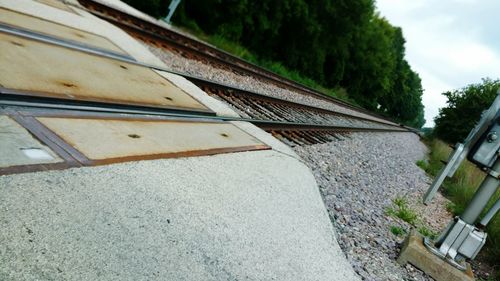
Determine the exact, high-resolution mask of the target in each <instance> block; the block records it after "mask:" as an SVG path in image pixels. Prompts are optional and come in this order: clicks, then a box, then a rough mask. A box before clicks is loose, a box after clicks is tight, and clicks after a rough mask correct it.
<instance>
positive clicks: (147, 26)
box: [78, 0, 396, 123]
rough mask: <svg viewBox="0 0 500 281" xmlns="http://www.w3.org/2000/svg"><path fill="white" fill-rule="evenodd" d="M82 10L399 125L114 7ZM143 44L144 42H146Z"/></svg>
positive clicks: (88, 4)
mask: <svg viewBox="0 0 500 281" xmlns="http://www.w3.org/2000/svg"><path fill="white" fill-rule="evenodd" d="M78 1H79V2H80V4H81V5H82V6H84V7H85V8H86V9H87V10H88V11H89V12H90V13H92V14H94V15H96V16H98V17H100V18H102V19H104V20H106V21H109V22H110V23H112V24H115V25H116V26H119V27H121V28H122V29H124V30H125V31H128V32H129V33H131V34H132V35H134V34H135V35H136V36H139V37H140V36H142V37H143V38H144V36H145V37H149V38H150V40H145V41H146V42H148V41H151V42H154V41H155V40H156V41H160V42H161V43H159V44H158V45H159V46H162V47H165V46H166V45H165V44H168V45H170V46H171V47H173V48H177V49H178V50H181V51H184V52H188V53H191V54H195V55H196V56H199V57H202V58H204V59H208V60H211V61H212V62H213V63H215V64H216V65H226V66H227V67H229V68H230V69H232V70H233V71H234V70H235V69H236V70H237V71H243V72H245V73H248V74H250V75H252V76H253V77H259V78H263V79H266V80H268V81H270V82H272V83H273V84H279V85H281V86H285V87H286V88H291V89H293V90H297V91H300V92H302V93H303V94H306V95H312V96H315V97H317V98H321V99H323V100H326V101H329V102H333V103H336V104H338V105H342V106H344V107H347V108H350V109H351V110H355V111H358V112H361V113H364V114H367V115H371V116H373V117H375V118H379V119H382V120H387V121H388V122H391V123H396V122H394V121H392V120H390V119H388V118H387V117H384V116H381V115H379V114H376V113H373V112H370V111H368V110H366V109H364V108H362V107H359V106H356V105H353V104H350V103H348V102H345V101H342V100H340V99H337V98H334V97H331V96H327V95H325V94H323V93H320V92H318V91H316V90H314V89H312V88H310V87H308V86H305V85H303V84H300V83H298V82H296V81H293V80H290V79H287V78H284V77H282V76H279V75H278V74H276V73H274V72H272V71H269V70H266V69H264V68H262V67H259V66H257V65H255V64H253V63H250V62H248V61H246V60H243V59H241V58H238V57H236V56H234V55H232V54H229V53H227V52H225V51H223V50H220V49H217V48H214V47H212V46H209V45H207V44H206V43H203V42H200V41H198V40H195V39H192V38H189V37H187V36H185V35H182V34H181V33H178V32H176V31H173V30H171V29H168V28H165V27H163V26H161V25H159V24H157V23H154V22H151V21H147V20H144V19H141V18H138V17H136V16H133V15H130V14H128V13H125V12H123V11H120V10H118V9H115V8H113V7H110V6H107V5H105V4H103V3H99V2H97V1H94V0H78ZM143 41H144V40H143Z"/></svg>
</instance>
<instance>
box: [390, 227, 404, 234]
mask: <svg viewBox="0 0 500 281" xmlns="http://www.w3.org/2000/svg"><path fill="white" fill-rule="evenodd" d="M391 233H392V234H394V235H396V236H403V235H404V234H406V230H405V229H404V228H402V227H400V226H394V225H393V226H391Z"/></svg>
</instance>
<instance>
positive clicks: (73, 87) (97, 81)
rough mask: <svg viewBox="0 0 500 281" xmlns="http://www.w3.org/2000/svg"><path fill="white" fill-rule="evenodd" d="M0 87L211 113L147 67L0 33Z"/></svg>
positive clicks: (39, 93)
mask: <svg viewBox="0 0 500 281" xmlns="http://www.w3.org/2000/svg"><path fill="white" fill-rule="evenodd" d="M0 85H1V86H2V87H3V88H4V89H9V90H14V91H11V93H13V94H25V95H30V96H41V97H52V98H61V99H70V100H82V101H93V102H104V103H113V104H125V105H139V106H148V107H155V108H165V109H169V108H170V109H172V108H173V109H185V110H197V111H203V112H211V111H210V110H209V109H207V108H206V107H205V106H204V105H202V104H201V103H199V102H198V101H196V100H195V99H194V98H192V97H191V96H189V95H188V94H187V93H185V92H184V91H182V90H181V89H179V88H177V87H176V86H174V85H173V84H172V83H170V82H169V81H168V80H166V79H165V78H163V77H161V76H160V75H159V74H157V73H155V72H154V71H153V70H151V69H149V68H147V67H142V66H139V65H135V64H131V63H126V62H121V61H117V60H113V59H109V58H105V57H99V56H95V55H91V54H87V53H83V52H79V51H75V50H71V49H68V48H64V47H61V46H56V45H51V44H47V43H42V42H39V41H35V40H30V39H26V38H23V37H18V36H14V35H9V34H4V33H0Z"/></svg>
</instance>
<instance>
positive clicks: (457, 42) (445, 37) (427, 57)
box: [377, 0, 500, 126]
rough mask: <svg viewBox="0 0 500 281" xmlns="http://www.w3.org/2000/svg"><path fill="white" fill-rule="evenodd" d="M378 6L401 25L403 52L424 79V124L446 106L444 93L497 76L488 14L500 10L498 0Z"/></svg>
mask: <svg viewBox="0 0 500 281" xmlns="http://www.w3.org/2000/svg"><path fill="white" fill-rule="evenodd" d="M377 7H378V10H379V11H380V14H381V15H382V16H385V17H386V18H387V19H388V20H389V21H390V22H391V23H392V24H393V25H396V26H401V27H402V28H403V34H404V36H405V39H406V41H407V43H406V57H407V59H408V61H409V63H410V65H411V66H412V68H413V69H414V70H415V71H417V72H418V73H419V74H420V77H421V78H422V86H423V87H424V96H423V98H422V100H423V103H424V106H425V119H426V120H427V123H426V126H432V125H433V124H434V122H433V118H434V117H435V116H436V115H437V113H438V110H439V108H441V107H443V106H445V105H446V99H445V97H443V96H442V95H441V93H442V92H445V91H449V90H453V89H458V88H461V87H464V86H466V85H467V84H471V83H477V82H480V81H481V78H483V77H491V78H500V46H499V44H500V40H499V38H496V34H498V29H497V26H496V25H492V24H491V22H492V21H491V20H492V19H491V18H490V17H489V16H488V15H487V14H488V13H489V14H492V13H493V11H498V10H500V1H495V0H484V1H474V0H448V1H429V0H415V1H400V0H379V1H378V2H377ZM479 15H485V16H484V17H481V16H479Z"/></svg>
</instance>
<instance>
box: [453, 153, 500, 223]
mask: <svg viewBox="0 0 500 281" xmlns="http://www.w3.org/2000/svg"><path fill="white" fill-rule="evenodd" d="M499 171H500V157H499V158H498V159H497V160H496V162H495V165H493V168H492V172H490V173H488V175H487V176H486V178H485V179H484V181H483V182H482V183H481V186H479V188H478V189H477V191H476V193H475V194H474V197H472V200H471V201H470V203H469V205H468V206H467V208H466V209H465V211H464V212H463V214H462V215H461V216H460V218H461V219H462V220H463V221H464V222H466V223H468V224H471V225H473V224H474V222H475V221H476V220H477V218H478V217H479V215H480V214H481V212H482V211H483V210H484V208H485V207H486V204H488V201H489V200H490V198H491V197H492V196H493V195H494V194H495V192H496V190H497V188H498V184H499V179H498V178H496V177H494V176H493V175H492V174H498V172H499Z"/></svg>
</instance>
